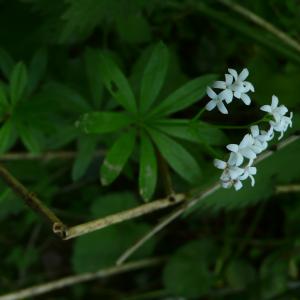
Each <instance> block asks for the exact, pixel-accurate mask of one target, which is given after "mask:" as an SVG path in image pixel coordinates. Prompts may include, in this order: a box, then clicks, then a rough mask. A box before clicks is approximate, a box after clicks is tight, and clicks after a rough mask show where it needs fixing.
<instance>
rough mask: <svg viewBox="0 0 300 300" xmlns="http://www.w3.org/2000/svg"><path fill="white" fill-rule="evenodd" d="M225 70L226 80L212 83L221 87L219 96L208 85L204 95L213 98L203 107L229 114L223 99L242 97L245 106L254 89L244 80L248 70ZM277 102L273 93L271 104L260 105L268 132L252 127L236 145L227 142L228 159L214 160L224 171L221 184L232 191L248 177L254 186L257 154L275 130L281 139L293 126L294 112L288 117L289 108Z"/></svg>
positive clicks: (266, 145)
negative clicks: (267, 121)
mask: <svg viewBox="0 0 300 300" xmlns="http://www.w3.org/2000/svg"><path fill="white" fill-rule="evenodd" d="M228 71H229V73H230V74H225V82H223V81H216V82H215V83H214V84H213V86H212V87H215V88H219V89H223V91H222V92H221V93H220V94H219V95H217V94H215V93H214V91H213V90H212V89H211V88H210V87H208V88H207V94H208V96H209V97H210V98H211V99H212V100H211V101H210V102H209V103H208V104H207V106H206V108H207V109H208V110H212V109H213V108H214V107H218V109H219V110H220V111H221V112H222V113H228V111H227V109H226V107H225V106H224V104H223V101H225V102H226V103H230V102H231V101H232V99H233V97H236V98H237V99H241V100H242V101H243V102H244V103H245V104H247V105H249V104H250V103H251V99H250V97H249V96H248V95H247V94H246V93H247V92H249V91H254V87H253V85H252V84H251V83H250V82H247V81H244V80H245V79H246V78H247V77H248V75H249V72H248V70H247V69H244V70H243V71H242V72H241V73H240V74H239V75H238V74H237V72H236V71H235V70H233V69H228ZM233 79H234V81H233ZM212 92H213V93H214V94H215V95H216V97H215V98H213V97H212V96H213V94H212ZM215 103H216V104H215ZM278 104H279V101H278V98H277V97H276V96H274V95H273V96H272V103H271V105H263V106H262V107H261V108H260V109H261V110H262V111H264V112H267V113H268V114H269V115H271V120H270V121H269V126H270V127H269V129H268V130H267V131H265V130H261V129H260V128H259V126H258V125H254V126H251V127H250V132H249V133H247V134H246V135H245V136H244V137H243V139H242V141H241V142H240V143H239V144H229V145H227V147H226V148H227V149H228V150H229V151H230V155H229V158H228V161H227V162H226V161H223V160H219V159H215V160H214V165H215V167H216V168H218V169H221V170H223V172H222V175H221V177H220V181H221V185H222V187H224V188H230V187H232V186H233V187H234V188H235V190H239V189H241V188H242V187H243V183H242V181H244V180H246V179H247V178H249V179H250V180H251V185H252V186H254V184H255V179H254V175H255V174H256V172H257V169H256V167H254V166H253V164H254V161H255V159H256V157H257V155H258V154H260V153H261V152H262V151H264V150H266V149H267V147H268V143H269V142H270V141H271V140H272V139H273V138H274V136H275V132H279V133H280V136H279V139H281V138H282V137H283V134H284V132H285V131H286V130H287V129H288V127H292V117H293V113H292V112H291V113H290V115H289V116H287V115H286V114H287V112H288V109H287V108H286V106H284V105H280V106H278ZM224 108H225V109H224Z"/></svg>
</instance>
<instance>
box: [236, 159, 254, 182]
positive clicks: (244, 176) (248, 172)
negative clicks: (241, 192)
mask: <svg viewBox="0 0 300 300" xmlns="http://www.w3.org/2000/svg"><path fill="white" fill-rule="evenodd" d="M256 172H257V169H256V168H255V167H252V166H251V165H250V164H248V165H247V166H246V167H245V169H244V173H243V174H242V175H241V176H239V177H238V179H239V180H245V179H247V178H250V179H251V185H252V186H254V184H255V179H254V177H253V175H255V174H256Z"/></svg>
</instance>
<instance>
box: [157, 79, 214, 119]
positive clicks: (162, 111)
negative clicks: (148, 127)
mask: <svg viewBox="0 0 300 300" xmlns="http://www.w3.org/2000/svg"><path fill="white" fill-rule="evenodd" d="M215 79H216V76H215V75H204V76H201V77H198V78H196V79H193V80H191V81H189V82H187V83H186V84H184V85H183V86H182V87H180V88H179V89H177V90H176V91H175V92H173V93H172V94H171V95H170V96H168V97H167V98H166V99H165V100H163V101H162V102H161V103H160V104H159V105H158V106H157V107H156V108H155V109H154V110H153V111H152V112H151V115H152V116H155V117H157V116H165V115H170V114H172V113H175V112H177V111H180V110H183V109H184V108H187V107H189V106H191V105H192V104H194V103H195V102H196V101H198V100H200V99H201V98H203V96H204V95H205V93H206V87H207V86H208V85H210V84H211V83H212V82H213V81H214V80H215Z"/></svg>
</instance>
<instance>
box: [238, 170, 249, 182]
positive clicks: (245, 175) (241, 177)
mask: <svg viewBox="0 0 300 300" xmlns="http://www.w3.org/2000/svg"><path fill="white" fill-rule="evenodd" d="M248 177H249V173H248V172H247V171H246V172H245V173H244V174H243V175H241V176H240V177H239V179H240V180H245V179H247V178H248Z"/></svg>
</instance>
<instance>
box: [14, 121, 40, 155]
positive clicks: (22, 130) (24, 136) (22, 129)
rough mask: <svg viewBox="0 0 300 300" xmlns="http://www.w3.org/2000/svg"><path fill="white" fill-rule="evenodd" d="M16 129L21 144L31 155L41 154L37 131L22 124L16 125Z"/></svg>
mask: <svg viewBox="0 0 300 300" xmlns="http://www.w3.org/2000/svg"><path fill="white" fill-rule="evenodd" d="M17 129H18V133H19V135H20V138H21V140H22V142H23V144H24V145H25V147H26V148H27V149H28V150H29V151H30V152H31V153H35V154H36V153H39V152H41V144H40V142H39V140H40V132H39V131H37V130H36V129H35V128H33V127H32V126H30V125H28V124H23V123H21V122H19V123H18V125H17Z"/></svg>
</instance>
